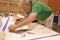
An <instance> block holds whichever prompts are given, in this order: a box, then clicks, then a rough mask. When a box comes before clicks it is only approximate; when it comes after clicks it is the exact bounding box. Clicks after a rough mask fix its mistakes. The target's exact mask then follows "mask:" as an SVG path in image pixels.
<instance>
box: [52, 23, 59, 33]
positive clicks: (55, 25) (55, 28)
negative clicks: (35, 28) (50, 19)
mask: <svg viewBox="0 0 60 40" xmlns="http://www.w3.org/2000/svg"><path fill="white" fill-rule="evenodd" d="M52 30H54V31H56V32H58V33H60V26H58V25H57V24H56V23H53V28H52Z"/></svg>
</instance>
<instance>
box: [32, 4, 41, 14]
mask: <svg viewBox="0 0 60 40" xmlns="http://www.w3.org/2000/svg"><path fill="white" fill-rule="evenodd" d="M40 11H41V7H40V6H39V4H38V3H35V4H33V5H32V12H36V13H40Z"/></svg>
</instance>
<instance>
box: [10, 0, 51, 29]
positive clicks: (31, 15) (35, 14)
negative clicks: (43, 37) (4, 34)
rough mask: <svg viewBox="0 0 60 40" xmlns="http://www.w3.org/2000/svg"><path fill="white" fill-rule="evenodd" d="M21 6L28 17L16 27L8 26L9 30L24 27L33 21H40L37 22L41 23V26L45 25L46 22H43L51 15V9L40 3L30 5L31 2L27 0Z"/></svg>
mask: <svg viewBox="0 0 60 40" xmlns="http://www.w3.org/2000/svg"><path fill="white" fill-rule="evenodd" d="M23 1H24V0H23ZM23 1H22V2H21V3H23ZM25 1H26V0H25ZM23 4H24V5H23V9H24V10H25V11H26V13H27V14H28V16H27V17H26V18H25V19H24V20H23V21H22V22H20V23H18V24H16V25H10V26H9V30H15V29H16V28H20V27H22V26H24V25H27V24H30V23H31V22H32V21H34V20H35V19H37V20H40V21H39V22H41V21H42V22H41V23H42V24H46V22H44V21H45V20H46V19H47V18H48V17H49V16H50V15H52V9H51V8H49V7H48V6H47V5H45V4H43V3H41V2H38V1H32V3H31V0H27V1H26V2H25V3H23Z"/></svg>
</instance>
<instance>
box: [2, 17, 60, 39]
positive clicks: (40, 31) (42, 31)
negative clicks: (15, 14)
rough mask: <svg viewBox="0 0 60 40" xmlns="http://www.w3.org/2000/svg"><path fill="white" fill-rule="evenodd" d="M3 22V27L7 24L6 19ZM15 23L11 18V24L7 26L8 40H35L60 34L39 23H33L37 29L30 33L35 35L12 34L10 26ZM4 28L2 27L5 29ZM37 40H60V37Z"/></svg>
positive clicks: (25, 33)
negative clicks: (9, 29)
mask: <svg viewBox="0 0 60 40" xmlns="http://www.w3.org/2000/svg"><path fill="white" fill-rule="evenodd" d="M2 20H3V26H4V24H5V22H6V20H7V19H6V18H2ZM14 22H15V21H13V18H12V17H10V20H9V23H8V25H7V28H6V31H5V33H6V40H30V39H34V38H38V37H45V36H49V35H54V34H58V33H57V32H54V31H52V30H50V29H48V28H46V27H44V26H42V25H40V24H37V23H32V24H34V25H36V27H35V28H34V29H33V30H31V31H28V32H31V33H33V34H29V33H27V32H24V33H22V34H16V33H11V32H9V31H8V26H9V25H10V24H14ZM3 26H2V27H3ZM37 40H60V35H59V36H54V37H48V38H42V39H37Z"/></svg>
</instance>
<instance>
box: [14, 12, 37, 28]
mask: <svg viewBox="0 0 60 40" xmlns="http://www.w3.org/2000/svg"><path fill="white" fill-rule="evenodd" d="M36 16H37V13H35V12H33V13H31V14H30V15H29V16H28V17H27V18H26V19H25V20H23V21H22V22H21V23H19V24H17V25H16V26H15V29H16V28H19V27H22V26H24V25H27V24H29V23H31V22H32V21H34V19H35V17H36Z"/></svg>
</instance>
